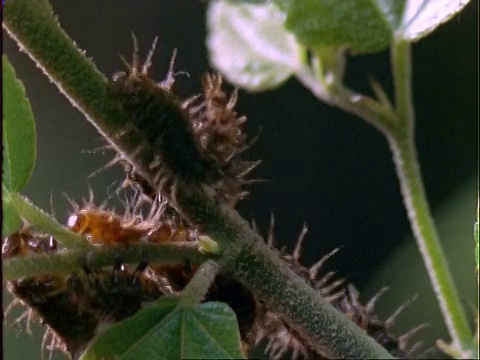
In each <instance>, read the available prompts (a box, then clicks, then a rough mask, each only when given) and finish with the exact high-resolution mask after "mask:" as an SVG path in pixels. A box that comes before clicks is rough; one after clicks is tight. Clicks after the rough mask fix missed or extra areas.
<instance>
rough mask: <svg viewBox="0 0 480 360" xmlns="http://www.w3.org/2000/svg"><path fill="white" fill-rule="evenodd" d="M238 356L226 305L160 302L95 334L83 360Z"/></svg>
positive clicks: (234, 328) (234, 323)
mask: <svg viewBox="0 0 480 360" xmlns="http://www.w3.org/2000/svg"><path fill="white" fill-rule="evenodd" d="M243 357H244V356H243V355H242V353H241V350H240V335H239V333H238V326H237V321H236V316H235V313H234V312H233V310H232V309H230V308H229V307H228V306H227V305H226V304H223V303H218V302H209V303H204V304H201V305H199V306H197V307H195V308H190V307H185V306H183V305H181V304H180V303H179V301H178V300H177V299H175V298H164V299H161V300H160V301H159V302H157V303H156V304H154V305H150V306H148V307H146V308H144V309H142V310H141V311H139V312H138V313H137V314H136V315H135V316H133V317H131V318H129V319H126V320H124V321H123V322H121V323H119V324H117V325H114V326H112V327H111V328H109V329H108V330H106V331H105V332H103V333H101V334H100V335H98V337H97V338H96V340H95V341H94V343H93V344H91V345H90V346H89V347H88V348H87V350H86V351H85V353H84V354H83V356H82V360H94V359H113V358H114V359H168V360H173V359H239V358H243Z"/></svg>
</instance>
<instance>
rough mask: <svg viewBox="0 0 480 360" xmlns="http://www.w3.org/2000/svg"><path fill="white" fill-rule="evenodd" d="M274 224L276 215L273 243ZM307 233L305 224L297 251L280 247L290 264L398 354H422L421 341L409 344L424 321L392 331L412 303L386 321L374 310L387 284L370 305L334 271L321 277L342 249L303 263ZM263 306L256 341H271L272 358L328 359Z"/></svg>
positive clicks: (271, 230)
mask: <svg viewBox="0 0 480 360" xmlns="http://www.w3.org/2000/svg"><path fill="white" fill-rule="evenodd" d="M273 228H274V218H273V216H272V218H271V224H270V231H269V235H268V238H267V244H268V245H269V246H271V247H273V241H274V237H273ZM306 233H307V228H306V227H305V226H304V228H303V230H302V232H301V233H300V236H299V238H298V240H297V243H296V245H295V249H294V251H293V253H292V254H291V255H290V254H287V253H286V252H285V249H281V250H280V256H281V258H282V259H283V260H284V261H285V262H286V263H287V264H288V266H289V267H290V268H291V269H292V270H293V271H294V272H295V273H296V274H297V275H299V276H300V277H301V278H303V279H304V280H305V281H306V282H307V283H308V284H309V285H310V286H312V287H313V288H314V289H315V290H317V291H318V293H319V295H320V296H322V297H324V298H325V299H327V300H328V301H329V302H330V303H331V304H332V305H333V306H334V307H335V308H337V309H338V310H339V311H341V312H343V313H344V314H346V315H347V316H348V317H349V318H350V319H351V320H352V321H353V322H354V323H355V324H357V325H358V326H359V327H360V328H362V329H364V330H365V331H366V332H367V333H368V334H369V335H370V336H371V337H372V338H373V339H374V340H375V341H377V342H378V343H379V344H380V345H382V346H383V347H384V348H385V349H386V350H387V351H389V352H390V353H391V354H392V355H393V356H395V357H397V358H403V359H406V358H411V357H412V356H414V357H418V350H419V346H420V345H421V343H416V344H414V345H413V346H411V347H410V348H408V347H409V346H408V340H409V338H411V336H413V335H414V334H415V333H416V332H418V331H419V330H420V329H422V328H423V327H425V325H424V324H422V325H420V326H418V327H416V328H414V329H412V330H411V331H409V332H408V333H406V334H404V335H402V336H399V337H395V336H393V335H392V334H391V333H390V329H391V327H392V325H393V322H394V320H395V318H396V317H397V316H398V315H399V314H400V312H401V311H402V310H403V309H404V308H405V306H406V305H407V304H408V303H407V304H404V305H402V306H400V307H399V309H397V311H395V313H394V314H393V315H392V316H390V317H389V319H387V320H386V321H381V320H379V319H378V318H377V316H376V315H375V314H374V306H375V303H376V302H377V300H378V299H379V297H380V296H381V295H382V294H383V293H384V292H385V291H386V288H384V289H382V290H381V291H379V292H378V293H377V294H376V295H375V296H374V297H373V298H372V299H371V300H370V301H368V302H367V304H366V305H362V304H361V303H360V302H359V299H358V295H359V294H358V291H357V290H356V289H355V287H354V286H353V285H351V284H346V282H345V280H344V279H335V273H334V272H328V273H327V274H326V275H324V276H321V277H319V276H318V275H319V271H320V269H321V267H322V265H323V264H324V263H325V261H326V260H327V259H328V258H330V257H331V256H332V255H334V254H335V253H336V252H337V251H338V249H335V250H334V251H332V252H330V253H329V254H327V255H325V256H323V257H322V258H321V259H320V260H319V261H318V262H317V263H315V264H314V265H313V266H311V267H310V268H306V267H304V266H303V265H301V263H300V258H301V249H302V247H303V241H304V238H305V235H306ZM259 305H260V308H261V310H260V311H259V314H261V315H259V316H258V317H257V321H256V324H255V333H256V338H255V344H259V343H261V342H263V341H264V340H266V341H267V345H266V349H265V351H266V353H267V354H268V355H269V356H271V358H272V359H282V358H285V356H287V355H288V356H289V358H291V359H326V358H328V357H324V356H323V355H322V354H318V353H316V352H315V351H313V350H312V349H311V347H310V346H309V345H308V344H306V343H305V342H304V340H303V339H302V338H301V336H300V335H299V334H297V333H296V332H295V331H294V329H291V328H290V327H289V326H288V325H287V324H286V323H285V322H283V321H282V320H281V319H280V318H279V317H278V316H277V315H275V314H274V313H272V312H270V311H268V309H266V308H265V307H264V306H262V303H261V302H259Z"/></svg>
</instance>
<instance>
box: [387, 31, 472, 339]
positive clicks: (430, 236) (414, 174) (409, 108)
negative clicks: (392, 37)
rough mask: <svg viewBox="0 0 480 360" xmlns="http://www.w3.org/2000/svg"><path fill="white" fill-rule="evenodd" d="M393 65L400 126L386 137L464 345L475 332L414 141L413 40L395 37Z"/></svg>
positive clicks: (423, 248)
mask: <svg viewBox="0 0 480 360" xmlns="http://www.w3.org/2000/svg"><path fill="white" fill-rule="evenodd" d="M392 68H393V75H394V82H395V95H396V108H397V114H398V117H399V120H400V121H399V126H398V128H397V130H396V131H394V132H392V133H390V134H389V135H388V136H387V139H388V142H389V144H390V148H391V150H392V153H393V161H394V163H395V167H396V170H397V177H398V179H399V181H400V188H401V191H402V196H403V202H404V204H405V208H406V210H407V214H408V218H409V220H410V225H411V227H412V230H413V233H414V235H415V239H416V240H417V245H418V248H419V250H420V253H421V255H422V257H423V261H424V263H425V267H426V269H427V272H428V274H429V277H430V281H431V283H432V286H433V290H434V292H435V294H436V296H437V300H438V302H439V304H440V309H441V311H442V314H443V318H444V320H445V322H446V325H447V328H448V331H449V333H450V336H451V338H452V341H453V343H454V344H455V345H457V346H462V345H464V344H466V343H468V342H470V341H471V337H472V335H471V331H470V328H469V326H468V321H467V318H466V316H465V313H464V311H463V307H462V306H461V303H460V299H459V296H458V293H457V289H456V287H455V283H454V281H453V278H452V275H451V273H450V270H449V266H448V262H447V259H446V258H445V254H444V253H443V249H442V246H441V244H440V239H439V236H438V233H437V230H436V228H435V225H434V222H433V219H432V216H431V213H430V208H429V206H428V201H427V198H426V195H425V188H424V185H423V181H422V175H421V171H420V166H419V163H418V157H417V153H416V149H415V141H414V111H413V102H412V94H411V89H412V83H411V49H410V43H408V42H407V41H403V40H398V41H394V43H393V45H392ZM462 347H463V346H462Z"/></svg>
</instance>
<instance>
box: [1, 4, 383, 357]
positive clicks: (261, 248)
mask: <svg viewBox="0 0 480 360" xmlns="http://www.w3.org/2000/svg"><path fill="white" fill-rule="evenodd" d="M3 26H4V27H5V28H6V29H7V31H8V33H9V34H10V36H12V37H13V38H14V39H15V40H16V41H17V42H18V43H19V45H20V46H21V47H22V48H23V49H24V50H25V51H26V52H27V53H28V54H29V55H30V57H31V58H32V59H33V60H34V61H35V62H36V63H37V65H38V66H39V67H40V68H42V70H43V71H44V72H45V73H46V74H47V76H49V77H50V78H51V79H52V81H53V82H54V83H55V84H56V85H57V86H58V87H59V88H60V89H61V90H62V92H64V94H65V95H66V96H67V97H68V98H69V99H70V100H71V101H72V103H73V104H74V105H75V106H76V107H77V108H79V109H80V111H82V112H83V113H84V114H85V115H86V116H87V119H88V120H89V121H90V122H91V123H92V124H94V125H95V127H96V128H97V129H98V130H99V131H100V133H101V134H102V135H104V136H105V137H106V138H107V140H108V141H109V142H110V143H111V144H112V145H113V146H114V148H115V149H116V150H117V151H119V152H120V153H121V154H122V155H123V156H124V157H125V160H126V161H129V162H130V163H132V164H133V166H134V168H135V169H136V171H138V172H139V174H140V175H141V176H142V177H143V178H144V179H145V180H147V181H148V182H149V183H150V185H151V186H153V187H155V188H157V186H158V184H156V180H155V175H156V174H155V173H154V172H153V170H152V169H149V168H148V167H146V166H145V165H144V164H148V163H149V162H148V161H143V160H144V159H152V158H153V155H154V154H152V153H151V151H152V150H151V149H150V148H149V147H148V146H145V147H143V148H141V149H139V144H140V140H141V139H139V138H138V136H139V135H138V134H133V135H132V136H120V137H118V136H115V134H117V133H118V131H119V129H122V128H123V126H124V125H125V123H126V122H127V121H128V119H127V117H126V115H125V114H124V113H123V112H122V110H121V109H120V108H119V107H117V106H116V103H115V102H113V101H112V99H110V98H109V97H108V95H107V91H106V82H105V78H104V77H103V76H102V75H101V74H100V73H99V72H98V70H97V69H96V68H95V67H94V65H93V63H92V62H91V61H89V60H87V59H86V58H85V56H84V55H83V54H82V53H81V52H80V51H79V50H78V49H77V48H76V47H75V46H74V45H73V42H72V41H71V39H69V38H68V36H67V35H66V34H65V33H64V32H63V30H62V29H61V28H60V27H59V25H58V23H57V21H56V19H55V18H54V16H53V14H52V9H51V8H50V5H49V4H48V3H47V2H46V1H45V0H36V1H32V0H15V1H8V2H7V3H6V5H5V9H4V23H3ZM135 150H141V151H135ZM134 152H135V158H132V157H133V155H132V156H130V154H132V153H134ZM157 181H158V179H157ZM177 185H178V186H177V202H178V205H179V207H180V210H181V211H182V212H183V213H184V214H185V215H186V216H187V217H188V218H189V219H191V220H192V221H193V222H194V223H195V224H197V225H198V226H199V228H200V229H202V231H205V232H206V233H207V234H208V235H209V236H211V237H212V238H213V239H214V240H215V241H217V242H218V243H219V245H220V248H225V246H224V245H228V244H232V245H231V246H233V247H234V248H237V249H240V250H241V251H238V252H236V253H235V252H233V253H234V254H237V256H238V258H237V259H236V258H235V257H232V258H231V259H232V261H235V264H236V265H235V266H234V267H232V272H233V273H234V274H235V277H236V278H237V279H238V280H240V281H243V282H244V283H245V285H246V286H248V287H250V288H251V289H252V290H253V291H254V293H257V292H259V293H260V294H261V295H262V296H265V297H266V304H267V305H268V306H269V307H270V308H272V309H274V310H276V311H277V312H278V314H279V315H280V316H281V317H283V318H285V319H286V320H287V321H289V323H291V324H292V326H294V328H295V329H296V330H297V331H298V333H299V334H301V335H302V336H303V337H304V338H305V339H306V340H307V341H308V342H309V343H310V344H311V345H312V346H313V347H314V348H315V349H317V350H318V351H322V352H328V353H330V354H332V355H333V356H334V357H339V358H346V357H349V358H391V356H390V354H389V353H388V352H387V351H386V350H385V349H384V348H382V347H381V346H380V345H379V344H377V343H376V342H374V341H373V340H372V339H371V338H370V337H369V336H368V335H367V334H366V333H365V332H364V331H362V330H360V329H359V328H358V327H357V326H356V325H355V324H354V323H353V322H351V321H347V318H346V316H345V315H344V314H342V313H340V312H338V311H337V310H335V309H334V308H333V307H332V306H331V305H330V304H328V303H327V302H326V301H325V300H324V299H322V298H321V297H320V296H319V295H318V294H317V293H315V292H314V291H313V290H312V289H311V288H310V287H308V286H307V284H306V283H305V282H304V281H303V280H302V279H300V278H299V277H298V276H296V275H295V274H294V273H293V272H292V271H291V270H290V269H289V268H288V267H287V266H286V265H285V264H284V263H283V262H282V261H281V260H280V259H279V257H278V254H277V253H274V252H273V251H272V250H271V249H269V248H268V247H267V246H266V245H264V244H263V240H262V238H261V237H260V236H259V235H258V234H257V233H256V232H254V231H253V230H252V229H251V228H250V226H249V225H248V223H247V222H246V221H245V220H244V219H242V218H241V217H240V215H239V214H238V213H237V212H236V211H234V210H233V209H230V208H228V207H226V206H221V205H219V204H218V203H217V202H215V201H214V200H213V199H212V198H211V197H210V196H208V195H207V193H206V192H205V191H204V190H203V189H200V188H196V187H191V186H190V187H189V186H186V185H185V184H182V183H178V184H177ZM226 247H227V248H229V247H230V246H226ZM12 260H13V259H12ZM12 260H10V261H12ZM10 266H12V265H10ZM256 267H258V269H260V270H258V271H257V270H255V269H256ZM246 269H251V271H246ZM255 274H256V275H258V276H261V275H262V274H271V275H272V276H271V277H266V278H265V277H262V279H263V280H262V281H259V280H257V279H256V278H255V276H254V275H255ZM273 275H275V276H273ZM273 289H276V290H275V291H276V294H278V296H271V295H268V294H269V291H270V290H273ZM298 306H301V308H297V307H298ZM334 335H335V336H336V337H335V339H333V336H334ZM325 339H326V340H325ZM329 340H331V342H329Z"/></svg>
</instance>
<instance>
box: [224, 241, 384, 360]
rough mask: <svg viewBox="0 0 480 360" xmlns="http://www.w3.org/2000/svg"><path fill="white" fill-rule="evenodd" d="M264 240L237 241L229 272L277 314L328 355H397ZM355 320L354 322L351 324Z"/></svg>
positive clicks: (361, 356)
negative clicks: (336, 306)
mask: <svg viewBox="0 0 480 360" xmlns="http://www.w3.org/2000/svg"><path fill="white" fill-rule="evenodd" d="M272 252H273V250H272V249H270V248H268V246H267V245H265V244H264V243H251V244H245V245H243V244H242V246H235V245H234V246H232V247H231V248H230V249H229V250H227V252H226V254H225V256H226V257H228V256H230V257H231V260H230V261H226V262H225V263H224V264H225V265H224V267H223V268H222V269H224V270H225V271H228V273H230V274H232V275H233V276H234V277H235V278H237V279H238V280H240V281H242V282H243V283H244V284H245V285H247V286H248V287H249V288H250V289H252V290H254V293H255V294H256V295H257V296H258V297H259V298H261V299H262V300H263V301H264V302H265V303H266V304H267V305H268V308H269V309H271V310H272V311H273V312H274V313H275V314H277V315H279V316H280V317H281V318H282V320H284V321H285V322H286V323H287V324H289V326H292V327H293V328H294V329H295V330H296V331H297V333H298V334H299V335H300V336H301V337H302V338H303V339H304V341H305V342H306V343H308V344H309V346H311V347H312V348H313V349H315V350H316V351H317V352H318V353H319V354H321V355H322V356H324V357H326V358H335V359H336V358H341V359H392V358H393V357H392V356H391V355H390V354H389V353H388V352H387V351H386V350H385V349H384V348H382V347H381V346H379V344H378V343H376V342H375V341H374V340H373V339H372V338H370V337H365V332H364V331H363V330H361V329H360V328H359V327H358V326H356V325H354V324H353V323H352V321H351V320H350V319H348V318H347V316H345V315H344V314H342V313H338V312H337V311H336V310H335V309H334V308H333V306H332V305H331V304H330V303H328V302H327V301H326V300H325V299H324V298H322V297H321V296H319V294H318V292H316V291H315V290H314V289H312V288H311V287H310V286H309V285H307V284H306V283H305V281H302V280H300V279H299V278H298V277H297V276H296V275H295V274H293V273H292V271H290V269H289V268H287V267H285V265H284V263H283V261H282V260H281V259H280V258H279V257H278V256H275V257H274V256H273V254H272ZM352 325H353V326H352Z"/></svg>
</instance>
